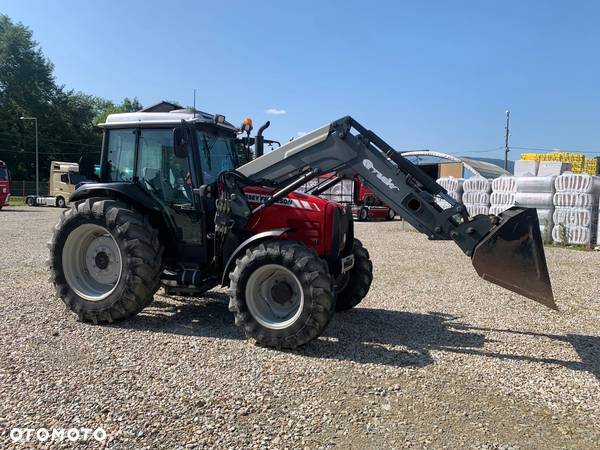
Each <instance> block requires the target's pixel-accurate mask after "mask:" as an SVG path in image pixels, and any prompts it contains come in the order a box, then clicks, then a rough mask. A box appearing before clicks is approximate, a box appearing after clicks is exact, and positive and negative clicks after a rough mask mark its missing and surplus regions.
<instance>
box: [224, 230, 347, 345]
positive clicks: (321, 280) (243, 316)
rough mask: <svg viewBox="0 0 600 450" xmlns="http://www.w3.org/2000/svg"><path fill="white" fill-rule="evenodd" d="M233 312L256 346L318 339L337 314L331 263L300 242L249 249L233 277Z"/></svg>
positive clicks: (279, 243) (234, 271)
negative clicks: (329, 266) (329, 265)
mask: <svg viewBox="0 0 600 450" xmlns="http://www.w3.org/2000/svg"><path fill="white" fill-rule="evenodd" d="M229 278H230V280H231V284H230V292H229V294H230V301H229V310H230V311H231V312H233V314H234V315H235V324H236V325H237V326H239V327H241V328H243V329H244V332H245V333H246V335H247V336H248V337H250V338H253V339H255V340H256V342H257V343H259V344H262V345H266V346H269V347H277V348H296V347H298V346H300V345H303V344H306V343H307V342H310V341H312V340H313V339H315V338H316V337H318V336H319V335H320V334H321V333H322V332H323V330H324V329H325V327H326V326H327V324H328V323H329V320H330V319H331V317H332V315H333V313H334V309H335V308H334V305H335V303H334V302H335V299H334V295H333V292H332V291H333V286H332V282H331V276H330V275H329V269H328V267H327V264H326V263H325V262H324V261H323V260H322V259H321V258H319V256H318V255H317V253H316V252H315V251H314V250H313V249H310V248H308V247H306V246H304V245H303V244H301V243H299V242H294V241H286V240H273V241H267V242H262V243H260V244H258V245H256V246H254V247H251V248H249V249H248V250H247V251H246V253H245V254H244V256H242V257H240V258H239V259H238V260H237V261H236V266H235V269H234V270H233V272H232V273H231V274H230V275H229Z"/></svg>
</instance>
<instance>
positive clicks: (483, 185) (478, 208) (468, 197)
mask: <svg viewBox="0 0 600 450" xmlns="http://www.w3.org/2000/svg"><path fill="white" fill-rule="evenodd" d="M491 192H492V183H491V182H490V180H488V179H487V178H483V177H473V178H468V179H466V180H465V181H464V183H463V196H462V202H463V204H464V205H465V207H466V208H467V212H468V213H469V215H470V216H476V215H478V214H489V213H490V194H491Z"/></svg>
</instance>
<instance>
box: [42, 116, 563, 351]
mask: <svg viewBox="0 0 600 450" xmlns="http://www.w3.org/2000/svg"><path fill="white" fill-rule="evenodd" d="M102 126H103V128H104V144H103V152H102V161H101V175H100V183H94V184H86V185H84V186H82V187H80V188H79V189H78V190H77V191H76V192H75V193H74V194H73V195H72V196H71V199H70V200H71V202H72V207H71V209H69V210H67V211H66V212H65V214H63V216H62V217H61V219H60V222H59V224H58V225H57V226H56V228H55V232H54V235H53V239H52V241H51V243H50V268H51V273H52V280H53V282H54V285H55V287H56V290H57V292H58V294H59V296H60V297H61V298H62V300H63V301H64V303H65V304H66V305H67V307H68V309H70V310H71V311H73V312H75V313H76V314H77V315H78V316H79V318H80V319H81V320H86V321H93V322H112V321H114V320H120V319H126V318H130V317H132V316H134V315H135V314H137V313H138V312H140V311H141V310H142V309H143V308H144V307H145V306H147V305H148V304H150V302H151V301H152V298H153V295H154V293H155V292H156V291H157V290H158V288H159V287H160V286H161V285H162V286H163V287H164V289H165V292H166V293H167V294H172V295H192V296H193V295H196V296H197V295H202V294H203V293H204V292H205V291H206V290H209V289H212V288H213V287H215V286H218V285H221V286H225V287H228V292H229V296H230V301H229V309H230V311H231V312H233V314H234V316H235V323H236V325H238V326H239V327H241V328H242V329H243V330H244V331H245V333H246V335H247V336H249V337H251V338H254V339H255V340H256V341H257V342H259V343H260V344H264V345H268V346H273V347H284V348H294V347H297V346H299V345H303V344H305V343H307V342H309V341H311V340H312V339H314V338H316V337H317V336H319V335H320V334H321V333H322V332H323V330H324V328H325V327H326V326H327V324H328V323H329V321H330V319H331V318H332V316H333V314H334V312H335V311H336V310H343V309H348V308H352V307H354V306H356V305H357V304H358V303H359V302H360V301H361V300H362V299H363V298H364V297H365V296H366V295H367V293H368V291H369V288H370V285H371V281H372V278H373V274H372V269H373V267H372V263H371V261H370V258H369V253H368V251H367V250H366V249H365V248H364V247H363V245H362V244H361V242H360V241H359V240H358V239H356V238H355V237H354V228H353V222H352V214H351V211H350V210H349V208H347V207H344V206H342V205H340V204H338V203H335V202H332V201H328V200H325V199H323V198H320V197H319V196H318V194H319V193H320V192H323V191H324V190H325V189H327V188H329V187H331V185H332V184H333V183H336V182H338V181H339V180H342V179H344V178H348V179H351V178H353V177H356V176H358V177H359V178H360V179H361V181H362V182H363V183H364V184H365V185H366V186H367V187H368V188H369V189H370V190H371V191H372V192H373V193H374V194H375V195H377V197H379V198H380V199H381V200H382V201H384V202H385V203H386V204H388V205H389V206H390V207H391V208H393V209H394V211H396V212H397V213H398V214H399V215H400V216H402V217H403V218H404V219H405V220H407V221H408V222H409V223H411V224H412V225H413V226H414V227H415V228H416V229H417V230H419V231H420V232H422V233H425V234H426V235H427V236H428V237H429V239H434V240H453V241H454V242H455V243H456V244H457V245H458V246H459V248H460V249H461V250H462V251H463V253H465V254H466V255H467V256H469V257H471V259H472V262H473V265H474V267H475V269H476V271H477V273H478V274H479V275H480V276H481V277H483V278H484V279H486V280H488V281H490V282H493V283H496V284H499V285H501V286H503V287H505V288H507V289H510V290H512V291H514V292H517V293H519V294H521V295H524V296H526V297H529V298H531V299H533V300H536V301H538V302H540V303H542V304H544V305H546V306H548V307H550V308H556V305H555V303H554V299H553V294H552V288H551V285H550V279H549V275H548V270H547V267H546V260H545V257H544V251H543V247H542V241H541V237H540V231H539V224H538V220H537V215H536V213H535V210H531V209H523V208H511V209H510V210H508V211H506V212H505V213H502V214H501V215H500V216H476V217H469V215H468V214H467V212H466V210H465V208H464V207H463V206H462V205H461V204H459V203H457V202H456V201H455V200H454V199H452V198H451V197H450V196H448V195H447V193H446V192H445V191H444V189H443V188H442V187H441V186H439V185H438V184H437V183H436V182H435V181H434V180H432V179H431V178H429V177H428V176H427V175H426V174H425V173H423V172H422V171H421V170H420V169H419V168H418V167H417V166H415V165H413V164H411V163H410V162H409V161H408V160H406V159H405V158H403V157H402V156H400V155H399V154H398V153H396V152H395V151H394V150H393V149H392V148H391V147H390V146H389V145H387V144H386V143H385V142H384V141H383V140H382V139H381V138H379V137H378V136H377V135H375V134H374V133H373V132H371V131H369V130H367V129H365V128H364V127H362V126H361V125H360V124H359V123H357V122H356V121H355V120H354V119H352V118H351V117H344V118H342V119H340V120H337V121H335V122H332V123H330V124H327V125H326V126H324V127H321V128H319V129H317V130H315V131H313V132H311V133H309V134H307V135H305V136H303V137H301V138H299V139H296V140H294V141H292V142H289V143H287V144H285V145H283V146H281V147H279V148H278V149H276V150H274V151H272V152H270V153H267V154H265V155H262V142H263V140H262V139H256V154H257V155H262V156H259V157H257V158H256V159H255V160H253V161H250V162H248V163H246V164H244V165H242V166H241V167H238V161H237V154H238V153H239V152H238V151H237V149H239V146H240V145H250V142H251V140H250V138H249V136H246V137H245V138H244V140H240V139H238V137H237V136H238V134H239V133H240V129H238V128H236V127H234V126H233V125H231V124H230V123H228V122H227V121H225V118H224V116H222V115H210V114H206V113H201V112H198V111H189V110H174V111H170V112H165V113H146V112H138V113H123V114H113V115H110V116H109V117H108V118H107V122H106V123H105V124H103V125H102ZM246 131H248V128H246ZM261 138H262V136H261ZM248 153H249V152H248ZM236 168H237V169H236ZM329 172H334V173H336V174H337V178H335V179H334V180H330V181H328V183H327V186H320V187H317V188H315V189H314V191H313V192H312V194H306V193H301V192H298V189H299V188H300V186H302V185H304V184H305V183H307V182H308V181H310V180H311V179H313V178H315V177H317V176H319V175H320V174H324V173H329ZM436 197H440V198H443V199H445V200H446V201H447V202H448V203H449V204H450V205H451V206H450V207H449V208H448V209H442V208H440V207H439V206H438V205H437V204H436V202H435V198H436Z"/></svg>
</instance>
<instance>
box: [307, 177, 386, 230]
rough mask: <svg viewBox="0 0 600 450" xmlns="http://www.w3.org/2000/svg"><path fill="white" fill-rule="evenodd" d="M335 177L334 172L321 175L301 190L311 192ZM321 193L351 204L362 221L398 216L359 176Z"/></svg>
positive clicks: (328, 197) (337, 200)
mask: <svg viewBox="0 0 600 450" xmlns="http://www.w3.org/2000/svg"><path fill="white" fill-rule="evenodd" d="M334 178H336V174H335V173H333V172H331V173H327V174H325V175H321V176H320V177H318V178H316V179H315V180H313V181H312V182H311V183H308V184H306V185H305V186H303V188H302V189H301V190H302V191H303V192H310V191H312V190H313V189H317V188H318V187H319V186H321V185H322V186H326V185H327V184H328V182H329V181H330V180H333V179H334ZM324 189H325V188H324ZM319 195H321V196H322V197H324V198H326V199H328V200H333V201H335V202H337V203H341V204H344V205H350V206H351V207H352V215H353V216H354V218H355V219H357V220H360V221H365V220H371V219H380V220H393V219H394V217H396V212H395V211H394V210H393V209H392V208H390V207H389V206H387V205H386V204H385V203H383V202H382V201H381V200H379V199H378V198H377V197H376V196H375V194H373V192H371V191H370V190H369V189H368V188H367V187H366V186H365V185H364V184H362V183H361V181H360V179H359V178H358V177H355V178H352V179H346V180H342V181H341V182H339V183H338V184H336V185H335V186H333V187H331V188H327V189H325V190H324V191H322V192H320V194H319Z"/></svg>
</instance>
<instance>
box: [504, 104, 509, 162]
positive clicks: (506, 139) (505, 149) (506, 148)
mask: <svg viewBox="0 0 600 450" xmlns="http://www.w3.org/2000/svg"><path fill="white" fill-rule="evenodd" d="M509 122H510V111H509V110H508V109H507V110H506V127H505V128H504V170H508V152H509V151H510V148H509V147H508V125H509Z"/></svg>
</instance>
